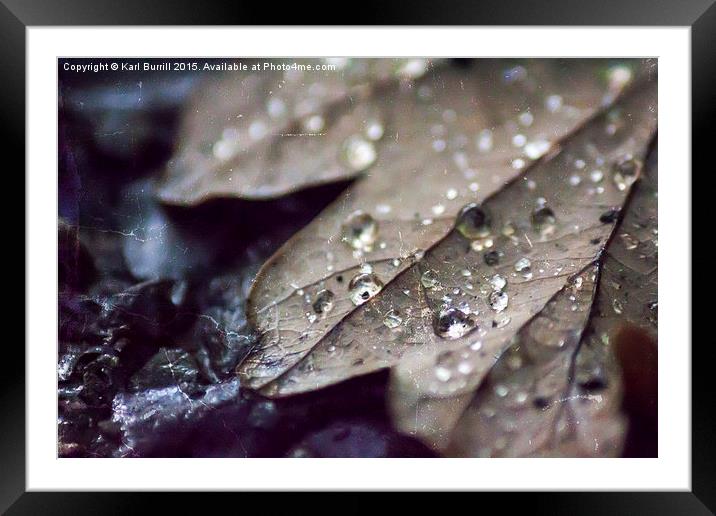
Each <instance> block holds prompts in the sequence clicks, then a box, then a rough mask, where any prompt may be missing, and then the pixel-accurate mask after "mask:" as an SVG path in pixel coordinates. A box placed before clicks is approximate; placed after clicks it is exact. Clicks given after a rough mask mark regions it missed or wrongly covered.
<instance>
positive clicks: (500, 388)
mask: <svg viewBox="0 0 716 516" xmlns="http://www.w3.org/2000/svg"><path fill="white" fill-rule="evenodd" d="M509 393H510V389H509V388H508V387H507V386H506V385H502V384H497V385H495V394H497V395H498V396H499V397H500V398H504V397H505V396H507V395H508V394H509Z"/></svg>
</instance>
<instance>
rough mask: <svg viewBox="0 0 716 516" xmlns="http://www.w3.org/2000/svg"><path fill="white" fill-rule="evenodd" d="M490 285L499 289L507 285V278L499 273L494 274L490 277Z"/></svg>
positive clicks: (494, 288)
mask: <svg viewBox="0 0 716 516" xmlns="http://www.w3.org/2000/svg"><path fill="white" fill-rule="evenodd" d="M490 285H492V288H493V290H496V291H501V290H504V289H505V287H506V286H507V280H506V279H505V278H503V277H502V276H500V275H499V274H495V275H494V276H493V277H492V278H490Z"/></svg>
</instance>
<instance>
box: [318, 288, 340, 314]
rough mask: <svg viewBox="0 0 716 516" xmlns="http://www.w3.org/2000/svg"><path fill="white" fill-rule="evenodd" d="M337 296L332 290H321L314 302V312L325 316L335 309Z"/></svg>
mask: <svg viewBox="0 0 716 516" xmlns="http://www.w3.org/2000/svg"><path fill="white" fill-rule="evenodd" d="M335 297H336V296H335V294H333V292H331V291H330V290H325V289H324V290H321V291H319V292H318V293H317V294H316V299H314V301H313V311H314V312H316V313H317V314H319V315H325V314H327V313H328V312H330V311H331V310H332V309H333V299H334V298H335Z"/></svg>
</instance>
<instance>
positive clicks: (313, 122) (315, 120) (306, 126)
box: [303, 115, 326, 133]
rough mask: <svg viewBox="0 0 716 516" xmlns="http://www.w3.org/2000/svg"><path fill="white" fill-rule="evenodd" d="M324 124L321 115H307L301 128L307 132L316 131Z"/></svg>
mask: <svg viewBox="0 0 716 516" xmlns="http://www.w3.org/2000/svg"><path fill="white" fill-rule="evenodd" d="M325 124H326V122H325V120H323V117H321V116H319V115H313V116H309V117H308V118H306V119H305V120H304V121H303V130H304V131H306V132H307V133H318V132H320V131H321V129H323V127H324V125H325Z"/></svg>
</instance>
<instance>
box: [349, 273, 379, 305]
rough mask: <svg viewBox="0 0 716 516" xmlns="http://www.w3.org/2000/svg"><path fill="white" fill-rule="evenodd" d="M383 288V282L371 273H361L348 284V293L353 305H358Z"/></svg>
mask: <svg viewBox="0 0 716 516" xmlns="http://www.w3.org/2000/svg"><path fill="white" fill-rule="evenodd" d="M382 288H383V282H381V281H380V279H378V276H376V275H375V274H373V273H361V274H358V275H357V276H355V277H354V278H353V279H352V280H351V281H350V283H349V284H348V289H349V291H350V292H349V295H350V298H351V301H352V302H353V304H354V305H356V306H359V305H362V304H363V303H365V302H366V301H368V300H369V299H370V298H372V297H373V296H375V295H376V294H377V293H378V292H380V291H381V289H382Z"/></svg>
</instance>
